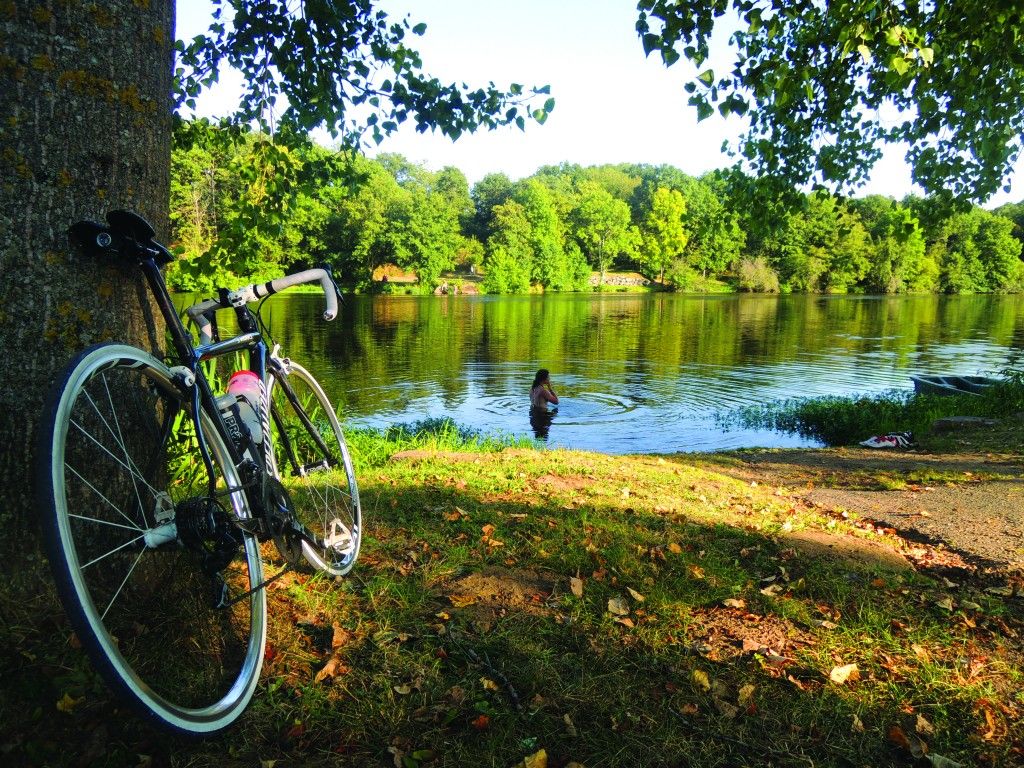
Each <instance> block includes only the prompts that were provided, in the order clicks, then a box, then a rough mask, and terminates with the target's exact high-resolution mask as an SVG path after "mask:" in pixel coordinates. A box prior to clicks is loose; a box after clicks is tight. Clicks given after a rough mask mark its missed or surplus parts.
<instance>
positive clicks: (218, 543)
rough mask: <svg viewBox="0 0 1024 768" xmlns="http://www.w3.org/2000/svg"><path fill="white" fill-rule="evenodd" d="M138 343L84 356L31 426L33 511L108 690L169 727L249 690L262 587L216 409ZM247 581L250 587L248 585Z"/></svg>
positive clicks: (226, 712)
mask: <svg viewBox="0 0 1024 768" xmlns="http://www.w3.org/2000/svg"><path fill="white" fill-rule="evenodd" d="M190 401H191V397H190V394H188V392H187V390H186V391H183V390H182V389H181V388H180V387H179V386H178V385H177V384H176V383H175V382H174V380H173V377H172V373H171V371H170V370H169V369H168V368H167V367H166V366H165V365H163V364H162V363H161V362H160V361H158V360H157V359H156V358H154V357H153V356H151V355H149V354H146V353H145V352H142V351H141V350H138V349H135V348H133V347H128V346H124V345H118V344H103V345H98V346H95V347H90V348H89V349H86V350H85V351H84V352H82V353H81V354H80V355H78V357H77V358H75V360H74V361H72V363H71V365H70V366H69V368H68V369H67V371H66V372H65V374H64V376H63V378H62V379H61V381H60V383H59V384H58V386H57V387H56V388H55V389H54V391H53V392H52V393H51V395H50V399H49V401H48V407H47V411H46V417H45V420H44V423H43V425H42V426H41V430H40V441H39V453H38V457H39V458H38V461H39V475H40V476H39V483H38V490H39V494H40V499H39V501H40V507H41V508H42V509H43V510H45V514H44V517H43V533H44V540H45V543H46V547H47V554H48V555H49V559H50V564H51V566H52V569H53V573H54V577H55V579H56V582H57V587H58V590H59V593H60V596H61V599H62V601H63V603H64V607H65V610H66V611H67V613H68V617H69V619H70V622H71V625H72V628H73V629H74V631H75V634H76V635H77V638H78V640H79V642H80V643H81V645H82V646H83V647H84V648H85V650H86V651H87V652H88V653H89V655H90V657H91V659H92V661H93V664H94V665H95V666H96V668H97V669H98V670H99V672H100V673H101V675H102V676H103V677H104V679H105V680H106V682H107V683H108V685H109V686H110V687H111V688H112V689H113V690H115V691H116V692H118V693H119V694H121V695H123V696H124V697H125V698H126V699H127V701H128V702H129V703H130V704H131V705H133V706H134V707H135V708H136V709H138V710H139V711H141V713H142V714H143V715H145V716H148V717H149V718H150V719H152V720H154V721H155V722H156V723H157V724H158V725H160V726H163V727H165V728H167V729H170V730H173V731H178V732H187V733H191V734H209V733H214V732H216V731H219V730H222V729H223V728H225V727H227V726H228V725H229V724H230V723H231V722H233V721H234V720H235V719H236V718H237V717H238V716H239V715H240V714H241V713H242V711H243V710H244V709H245V707H246V705H247V704H248V702H249V700H250V699H251V697H252V694H253V691H254V690H255V688H256V683H257V680H258V678H259V672H260V667H261V665H262V662H263V648H264V644H265V641H266V595H265V593H264V590H263V589H260V588H259V586H260V584H261V583H262V578H263V574H262V564H261V560H260V551H259V546H258V543H257V542H256V539H255V537H254V536H253V535H252V534H250V533H248V532H247V531H246V529H245V524H246V521H247V520H248V518H249V509H248V504H247V502H246V499H245V496H244V494H243V492H242V491H241V490H239V486H240V482H239V478H238V476H237V473H236V471H235V468H234V466H233V465H232V463H231V459H230V455H229V453H228V451H227V449H226V447H225V446H224V443H223V441H222V440H221V438H220V436H219V435H218V433H217V431H216V429H215V428H214V426H213V423H212V421H211V420H210V418H209V417H207V416H206V415H205V414H203V415H202V416H201V417H200V418H201V419H202V422H201V423H202V431H203V435H204V437H205V439H206V441H207V445H208V447H209V450H210V454H211V456H212V460H213V461H212V464H213V476H212V477H211V474H210V472H209V471H208V470H207V467H206V464H205V462H203V460H202V457H201V454H200V451H199V443H198V436H197V434H196V424H195V421H194V420H193V417H192V414H191V402H190ZM250 590H252V591H250Z"/></svg>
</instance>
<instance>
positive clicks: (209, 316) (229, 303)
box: [185, 268, 338, 344]
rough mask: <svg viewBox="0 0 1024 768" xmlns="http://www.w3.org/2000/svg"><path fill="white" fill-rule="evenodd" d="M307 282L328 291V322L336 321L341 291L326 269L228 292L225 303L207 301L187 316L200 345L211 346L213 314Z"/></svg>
mask: <svg viewBox="0 0 1024 768" xmlns="http://www.w3.org/2000/svg"><path fill="white" fill-rule="evenodd" d="M303 283H320V287H321V288H323V291H324V299H325V300H326V302H327V307H326V309H325V310H324V320H328V321H329V320H333V319H334V318H336V317H337V316H338V292H337V291H338V289H337V287H336V286H335V284H334V279H333V278H332V277H331V275H330V273H329V272H328V271H327V270H326V269H319V268H318V269H307V270H304V271H302V272H295V273H294V274H291V275H285V276H284V277H279V278H277V279H275V280H270V281H268V282H266V283H253V284H252V285H246V286H243V287H242V288H236V289H235V290H233V291H228V292H227V297H226V299H225V300H221V299H207V300H206V301H201V302H199V303H198V304H193V305H192V306H191V307H189V308H188V309H187V310H185V314H187V315H188V317H189V319H190V320H191V321H192V322H193V323H195V326H196V328H198V329H199V343H200V344H209V343H210V342H211V341H212V340H213V313H214V312H216V311H217V310H218V309H228V308H230V307H244V306H245V305H246V304H250V303H252V302H254V301H259V300H260V299H262V298H265V297H267V296H271V295H273V294H275V293H278V292H280V291H283V290H285V289H287V288H291V287H293V286H296V285H302V284H303Z"/></svg>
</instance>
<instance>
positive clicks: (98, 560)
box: [79, 536, 145, 571]
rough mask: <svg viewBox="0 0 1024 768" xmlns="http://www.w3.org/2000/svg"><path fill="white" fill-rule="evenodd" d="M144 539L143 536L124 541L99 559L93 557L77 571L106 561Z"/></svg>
mask: <svg viewBox="0 0 1024 768" xmlns="http://www.w3.org/2000/svg"><path fill="white" fill-rule="evenodd" d="M144 538H145V536H136V537H135V538H134V539H129V540H128V541H126V542H125V543H124V544H122V545H121V546H119V547H114V548H113V549H112V550H110V551H109V552H107V553H106V554H105V555H100V556H99V557H94V558H93V559H92V560H90V561H89V562H88V563H86V564H85V565H83V566H81V568H80V569H79V570H82V571H84V570H85V569H86V568H88V567H89V566H92V565H95V564H96V563H98V562H100V561H101V560H106V559H107V558H108V557H110V556H111V555H112V554H114V553H115V552H120V551H121V550H122V549H125V548H126V547H130V546H131V545H132V544H134V543H135V542H137V541H142V540H143V539H144Z"/></svg>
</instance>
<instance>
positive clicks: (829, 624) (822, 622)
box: [811, 619, 839, 629]
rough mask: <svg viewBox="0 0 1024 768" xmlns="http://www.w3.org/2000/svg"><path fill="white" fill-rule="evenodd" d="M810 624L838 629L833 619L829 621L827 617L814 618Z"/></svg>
mask: <svg viewBox="0 0 1024 768" xmlns="http://www.w3.org/2000/svg"><path fill="white" fill-rule="evenodd" d="M811 624H813V625H814V626H816V627H821V628H822V629H838V628H839V625H838V624H836V623H835V622H834V621H829V620H828V619H814V620H812V621H811Z"/></svg>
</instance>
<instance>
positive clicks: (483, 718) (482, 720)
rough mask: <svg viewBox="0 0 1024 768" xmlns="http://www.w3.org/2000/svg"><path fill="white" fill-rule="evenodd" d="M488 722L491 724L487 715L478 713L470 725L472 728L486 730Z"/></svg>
mask: <svg viewBox="0 0 1024 768" xmlns="http://www.w3.org/2000/svg"><path fill="white" fill-rule="evenodd" d="M490 724H491V718H489V717H488V716H487V715H480V716H479V717H477V718H476V719H475V720H473V722H472V723H471V725H472V726H473V727H474V728H476V729H477V730H478V731H484V730H487V727H488V726H489V725H490Z"/></svg>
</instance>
